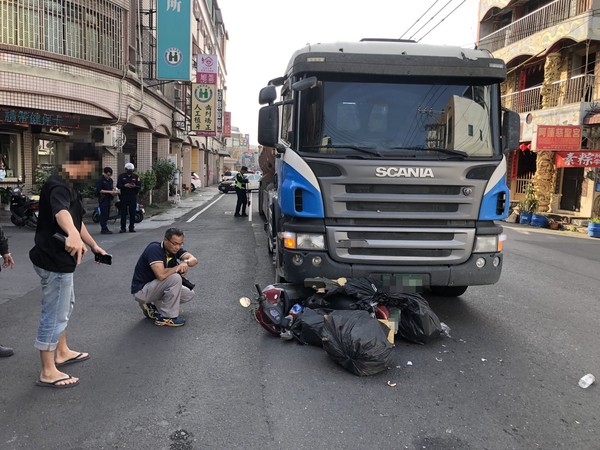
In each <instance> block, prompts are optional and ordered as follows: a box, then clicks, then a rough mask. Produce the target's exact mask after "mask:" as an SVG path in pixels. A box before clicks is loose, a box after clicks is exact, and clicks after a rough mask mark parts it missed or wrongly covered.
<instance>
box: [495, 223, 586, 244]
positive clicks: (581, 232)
mask: <svg viewBox="0 0 600 450" xmlns="http://www.w3.org/2000/svg"><path fill="white" fill-rule="evenodd" d="M500 225H502V226H503V227H504V228H509V229H511V230H518V231H522V232H525V233H545V234H554V235H560V236H569V237H577V238H584V239H596V240H598V239H597V238H593V237H590V236H588V234H587V228H586V227H575V229H577V230H578V231H572V230H551V229H550V228H541V227H534V226H531V225H525V224H520V223H511V222H500Z"/></svg>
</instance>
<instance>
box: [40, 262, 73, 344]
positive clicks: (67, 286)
mask: <svg viewBox="0 0 600 450" xmlns="http://www.w3.org/2000/svg"><path fill="white" fill-rule="evenodd" d="M33 268H34V269H35V271H36V272H37V274H38V275H39V276H40V278H41V283H42V312H41V314H40V325H39V328H38V333H37V338H36V340H35V345H34V347H35V348H37V349H38V350H42V351H46V352H51V351H54V350H56V344H57V343H58V338H59V337H60V335H61V334H62V332H63V331H65V328H67V322H68V321H69V317H71V312H72V311H73V305H74V304H75V291H74V289H73V274H72V273H59V272H49V271H48V270H44V269H42V268H40V267H37V266H36V265H34V266H33Z"/></svg>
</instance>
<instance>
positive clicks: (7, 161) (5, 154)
mask: <svg viewBox="0 0 600 450" xmlns="http://www.w3.org/2000/svg"><path fill="white" fill-rule="evenodd" d="M0 160H1V161H2V163H1V164H0V166H2V170H3V172H2V173H0V176H2V175H4V178H3V179H2V181H15V180H16V179H17V177H19V176H21V175H22V174H21V137H20V135H18V134H15V133H0Z"/></svg>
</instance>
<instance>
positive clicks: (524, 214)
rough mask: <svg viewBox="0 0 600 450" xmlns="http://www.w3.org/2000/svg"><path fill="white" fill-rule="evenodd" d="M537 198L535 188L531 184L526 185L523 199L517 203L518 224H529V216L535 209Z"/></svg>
mask: <svg viewBox="0 0 600 450" xmlns="http://www.w3.org/2000/svg"><path fill="white" fill-rule="evenodd" d="M537 205H538V202H537V198H536V197H535V188H534V186H533V183H531V182H529V183H527V186H525V198H524V199H523V200H521V202H520V203H519V223H522V224H529V223H531V216H532V215H533V213H534V211H535V210H536V209H537Z"/></svg>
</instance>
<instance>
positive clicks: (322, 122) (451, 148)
mask: <svg viewBox="0 0 600 450" xmlns="http://www.w3.org/2000/svg"><path fill="white" fill-rule="evenodd" d="M298 105H299V126H300V130H299V131H300V132H299V136H300V140H299V144H300V146H299V151H300V152H301V153H306V154H310V155H311V156H313V157H314V156H322V157H324V158H327V157H337V158H339V157H353V158H354V157H356V158H435V159H447V158H452V159H464V158H471V157H472V158H491V157H494V156H497V155H499V154H500V152H499V150H498V148H497V145H498V144H497V143H496V140H495V139H494V136H495V135H497V130H495V131H494V132H492V130H493V124H494V123H495V121H496V120H497V119H496V118H497V115H495V114H492V111H494V108H498V104H497V103H496V100H495V99H494V97H493V96H492V87H490V86H479V85H476V86H471V85H464V84H463V85H454V84H448V85H441V84H399V83H367V82H342V81H320V82H319V83H318V84H317V86H315V87H314V88H311V89H308V90H305V91H302V92H301V93H300V99H299V103H298Z"/></svg>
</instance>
